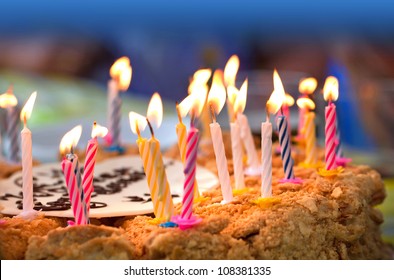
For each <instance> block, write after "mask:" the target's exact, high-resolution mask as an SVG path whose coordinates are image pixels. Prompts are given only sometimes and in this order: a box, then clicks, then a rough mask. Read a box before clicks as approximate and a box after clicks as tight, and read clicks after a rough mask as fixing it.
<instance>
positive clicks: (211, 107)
mask: <svg viewBox="0 0 394 280" xmlns="http://www.w3.org/2000/svg"><path fill="white" fill-rule="evenodd" d="M209 109H210V110H211V117H212V122H216V116H215V110H214V109H213V106H212V104H211V103H209Z"/></svg>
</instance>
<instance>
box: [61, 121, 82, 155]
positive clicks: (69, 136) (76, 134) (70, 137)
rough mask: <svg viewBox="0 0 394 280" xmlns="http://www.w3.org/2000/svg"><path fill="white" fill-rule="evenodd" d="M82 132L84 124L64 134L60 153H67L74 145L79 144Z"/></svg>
mask: <svg viewBox="0 0 394 280" xmlns="http://www.w3.org/2000/svg"><path fill="white" fill-rule="evenodd" d="M81 134H82V125H77V126H75V127H74V128H73V129H71V130H70V131H68V132H67V133H66V134H64V136H63V138H62V140H61V141H60V145H59V151H60V154H62V155H64V154H65V153H67V152H69V151H70V150H71V148H72V147H75V146H76V145H77V144H78V141H79V138H81Z"/></svg>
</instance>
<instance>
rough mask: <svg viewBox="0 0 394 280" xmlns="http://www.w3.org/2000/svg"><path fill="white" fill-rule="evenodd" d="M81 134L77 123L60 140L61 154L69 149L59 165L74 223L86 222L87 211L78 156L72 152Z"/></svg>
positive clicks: (82, 223) (81, 223)
mask: <svg viewBox="0 0 394 280" xmlns="http://www.w3.org/2000/svg"><path fill="white" fill-rule="evenodd" d="M81 134H82V127H81V126H80V125H79V126H76V127H74V128H73V129H72V130H70V131H69V132H67V133H66V134H65V135H64V136H63V138H62V140H61V141H60V152H61V154H64V153H65V151H67V150H69V153H67V154H66V156H65V157H64V158H63V160H62V163H61V166H62V170H63V174H64V178H65V182H66V187H67V190H68V194H69V197H70V203H71V207H72V210H73V214H74V218H75V224H76V225H84V224H87V223H88V211H87V205H86V202H85V198H84V191H83V188H82V184H81V178H80V176H81V175H80V173H79V164H78V157H77V155H75V154H74V153H73V150H74V147H75V146H76V145H77V143H78V141H79V138H80V137H81ZM69 224H70V225H72V224H74V223H72V222H69Z"/></svg>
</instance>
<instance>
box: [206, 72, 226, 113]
mask: <svg viewBox="0 0 394 280" xmlns="http://www.w3.org/2000/svg"><path fill="white" fill-rule="evenodd" d="M225 102H226V88H225V87H224V84H223V71H222V70H219V69H218V70H216V71H215V72H214V73H213V80H212V86H211V89H210V90H209V94H208V104H209V106H211V107H212V109H213V110H214V112H215V113H216V114H219V113H220V111H221V110H222V109H223V106H224V103H225Z"/></svg>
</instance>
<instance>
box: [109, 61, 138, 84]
mask: <svg viewBox="0 0 394 280" xmlns="http://www.w3.org/2000/svg"><path fill="white" fill-rule="evenodd" d="M132 73H133V72H132V68H131V65H130V59H129V58H128V57H126V56H123V57H121V58H119V59H118V60H116V61H115V63H114V64H113V65H112V66H111V68H110V70H109V74H110V75H111V77H112V79H114V80H115V81H117V82H118V89H119V90H120V91H126V90H127V89H128V88H129V85H130V82H131V76H132Z"/></svg>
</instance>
